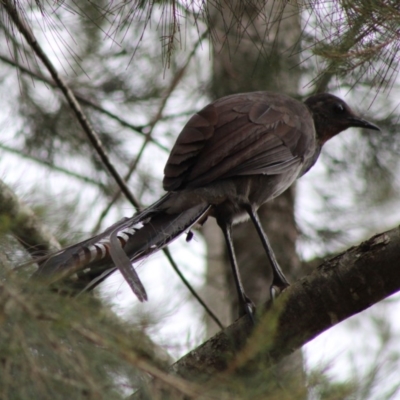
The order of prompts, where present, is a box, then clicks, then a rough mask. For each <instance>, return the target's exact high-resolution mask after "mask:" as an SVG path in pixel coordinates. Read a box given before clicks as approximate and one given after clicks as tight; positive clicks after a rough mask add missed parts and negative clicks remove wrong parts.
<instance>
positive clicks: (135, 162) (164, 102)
mask: <svg viewBox="0 0 400 400" xmlns="http://www.w3.org/2000/svg"><path fill="white" fill-rule="evenodd" d="M205 36H206V32H205V33H203V35H202V36H201V37H200V38H199V39H198V41H197V43H196V44H195V45H194V47H193V50H192V51H191V52H190V54H189V56H188V57H187V59H186V62H185V64H184V65H183V66H182V67H181V68H180V69H179V70H178V72H177V73H176V74H175V76H174V78H173V80H172V82H171V84H170V85H169V87H168V88H167V90H166V91H165V94H164V96H163V99H162V101H161V104H160V106H159V107H158V110H157V112H156V114H155V116H154V117H153V118H152V120H151V122H150V123H149V125H148V126H149V128H150V130H149V132H148V133H147V135H146V138H145V140H144V142H143V144H142V146H141V148H140V150H139V152H138V155H137V156H136V158H135V159H134V160H133V163H132V164H131V165H130V166H129V170H128V172H127V174H126V175H125V176H124V179H125V181H126V182H128V180H129V178H130V177H131V176H132V174H133V172H134V171H135V169H136V167H137V165H138V164H139V161H140V159H141V157H142V155H143V153H144V150H145V149H146V146H147V144H148V143H149V141H151V140H152V139H153V138H152V134H153V131H154V127H155V126H156V124H157V123H158V122H159V121H160V120H161V119H162V116H163V111H164V109H165V106H166V105H167V101H168V99H169V98H170V96H171V94H172V93H173V91H174V90H175V88H176V87H177V85H178V83H179V82H180V81H181V79H182V78H183V76H184V74H185V71H186V69H187V67H188V65H189V63H190V61H191V60H192V58H193V56H194V54H195V53H196V51H197V49H198V47H199V45H200V44H201V42H202V40H203V39H204V38H205ZM120 195H121V191H117V192H116V193H115V194H114V196H113V198H112V199H111V201H110V202H109V203H108V205H107V206H106V207H105V209H104V210H103V211H102V213H101V214H100V217H99V219H98V221H97V223H96V225H95V227H94V228H93V230H92V232H97V231H98V230H99V229H100V225H101V223H102V221H103V219H104V218H105V217H106V215H107V214H108V212H109V211H110V209H111V207H112V206H113V205H114V204H115V202H116V201H117V200H118V198H119V196H120Z"/></svg>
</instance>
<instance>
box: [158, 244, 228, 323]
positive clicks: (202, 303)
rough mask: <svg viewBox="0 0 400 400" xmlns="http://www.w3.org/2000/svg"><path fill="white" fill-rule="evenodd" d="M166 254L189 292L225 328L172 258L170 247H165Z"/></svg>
mask: <svg viewBox="0 0 400 400" xmlns="http://www.w3.org/2000/svg"><path fill="white" fill-rule="evenodd" d="M164 254H165V256H166V257H167V258H168V261H169V263H170V264H171V266H172V268H173V269H174V271H175V272H176V274H177V275H178V276H179V278H180V279H181V281H182V282H183V284H184V285H185V286H186V287H187V288H188V289H189V292H190V293H191V294H192V295H193V297H194V298H195V299H196V300H197V301H198V302H199V303H200V304H201V306H202V307H203V308H204V310H205V311H206V312H207V314H208V315H209V316H210V318H211V319H213V320H214V322H215V323H216V324H217V325H218V326H219V327H220V328H221V329H225V327H224V326H223V325H222V323H221V321H220V320H219V319H218V317H217V316H216V315H215V314H214V313H213V312H212V311H211V310H210V309H209V308H208V306H207V304H206V303H204V301H203V299H202V298H201V297H200V296H199V295H198V294H197V292H196V291H195V290H194V289H193V287H192V286H191V285H190V283H189V282H188V281H187V280H186V278H185V276H184V275H183V274H182V272H181V270H180V269H179V267H178V265H177V264H176V262H175V260H174V259H173V258H172V256H171V253H170V252H169V250H168V248H165V249H164Z"/></svg>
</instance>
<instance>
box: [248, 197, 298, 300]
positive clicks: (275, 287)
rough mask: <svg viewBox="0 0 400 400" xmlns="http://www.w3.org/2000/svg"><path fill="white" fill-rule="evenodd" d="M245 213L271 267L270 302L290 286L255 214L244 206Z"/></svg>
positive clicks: (250, 208) (251, 208)
mask: <svg viewBox="0 0 400 400" xmlns="http://www.w3.org/2000/svg"><path fill="white" fill-rule="evenodd" d="M245 209H246V211H247V213H248V214H249V216H250V218H251V220H252V222H253V224H254V226H255V227H256V229H257V233H258V236H260V239H261V242H262V245H263V246H264V249H265V252H266V253H267V256H268V259H269V261H270V263H271V267H272V284H271V286H270V289H269V290H270V294H271V301H274V299H276V298H277V297H278V296H279V294H280V293H281V292H282V291H283V290H284V289H286V288H287V287H288V286H289V285H290V284H289V282H288V280H287V279H286V277H285V275H284V274H283V271H282V270H281V267H280V266H279V264H278V261H276V257H275V254H274V251H273V250H272V247H271V244H270V243H269V240H268V237H267V235H266V233H265V232H264V229H263V227H262V225H261V222H260V219H259V218H258V214H257V212H256V211H255V210H254V209H253V207H251V206H250V205H249V206H247V205H246V206H245Z"/></svg>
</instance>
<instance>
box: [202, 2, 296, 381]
mask: <svg viewBox="0 0 400 400" xmlns="http://www.w3.org/2000/svg"><path fill="white" fill-rule="evenodd" d="M280 3H281V2H272V3H271V5H270V4H269V3H267V4H266V5H264V6H263V8H262V9H256V8H254V7H253V8H252V7H246V6H245V2H241V1H234V2H229V5H228V3H224V4H225V6H224V8H223V9H218V10H216V9H214V8H212V7H210V15H211V17H212V18H213V22H214V30H213V36H214V38H215V41H214V49H213V50H214V53H213V54H214V62H213V80H212V85H211V93H212V96H213V97H214V98H218V97H222V96H225V95H228V94H231V93H239V92H249V91H256V90H271V91H277V92H283V93H286V94H289V95H293V96H296V94H297V91H298V86H299V78H300V71H299V69H298V68H297V67H296V66H297V65H298V62H299V58H298V56H297V54H298V52H297V51H296V45H297V41H298V38H299V37H300V30H301V27H300V18H299V11H298V9H297V8H295V6H291V5H287V6H286V7H285V6H281V4H280ZM282 4H283V2H282ZM282 7H285V8H284V9H282ZM273 21H277V22H276V23H274V22H273ZM294 200H295V190H294V188H291V189H289V190H287V191H286V192H285V193H283V194H282V195H281V196H279V198H277V199H275V200H274V201H271V202H269V203H267V204H265V205H264V206H263V207H261V208H260V210H259V216H260V219H261V221H262V224H263V226H264V229H265V231H266V232H267V235H268V237H269V239H270V241H271V245H272V247H273V249H274V251H275V254H276V257H277V259H278V262H279V264H280V265H281V267H282V268H283V270H284V272H285V274H286V275H287V276H288V278H289V279H292V280H293V279H294V277H296V276H298V270H299V267H300V260H299V258H298V255H297V253H296V248H295V245H296V239H297V228H296V224H295V219H294ZM207 224H210V222H208V223H207ZM204 235H205V240H206V243H207V247H208V256H209V257H208V262H209V263H208V271H207V282H208V289H207V291H208V292H207V298H208V299H209V302H211V303H210V306H211V307H212V308H213V309H214V310H215V311H216V312H217V313H218V316H219V317H220V318H221V319H222V320H223V321H224V322H225V323H226V322H227V321H232V320H234V319H236V318H237V316H238V307H237V294H236V290H235V287H234V285H233V279H232V273H231V268H230V265H229V261H228V256H227V252H226V247H225V244H224V241H223V238H222V233H221V232H220V230H219V229H218V227H217V226H216V224H213V225H212V226H208V227H207V229H205V231H204ZM233 238H234V244H235V248H236V254H237V258H238V263H239V268H240V271H241V276H242V278H243V283H244V287H245V290H246V293H247V295H248V296H249V297H250V298H251V299H252V300H253V302H254V303H255V304H256V305H257V304H263V303H265V301H266V299H267V298H268V297H269V286H270V282H271V271H270V266H269V263H268V261H267V256H266V254H265V251H264V249H263V247H262V246H261V242H260V240H259V238H258V236H257V233H256V231H255V229H254V227H253V225H252V224H251V223H250V222H246V223H244V224H241V225H238V226H235V227H234V232H233ZM220 246H222V248H221V247H220ZM207 320H208V324H207V327H208V330H207V333H208V335H209V336H212V335H213V334H214V333H215V332H216V331H217V330H218V327H216V325H215V324H214V323H213V322H212V321H211V320H210V319H207ZM282 370H285V371H286V372H288V371H289V370H290V371H291V372H294V373H295V375H296V376H297V377H298V378H300V379H299V381H301V382H302V381H303V369H302V354H301V352H297V353H295V354H294V355H292V356H291V357H290V360H288V361H287V362H284V363H282ZM283 375H284V374H279V376H283ZM285 375H286V377H288V379H290V380H293V375H292V373H290V374H285Z"/></svg>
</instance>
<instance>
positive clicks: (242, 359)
mask: <svg viewBox="0 0 400 400" xmlns="http://www.w3.org/2000/svg"><path fill="white" fill-rule="evenodd" d="M399 260H400V227H397V228H395V229H392V230H390V231H387V232H384V233H380V234H378V235H375V236H373V237H371V238H370V239H369V240H367V241H365V242H363V243H361V244H360V245H359V246H356V247H352V248H350V249H348V250H347V251H346V252H344V253H341V254H339V255H338V256H336V257H334V258H332V259H330V260H328V261H325V262H324V263H323V264H321V265H320V266H319V267H318V268H316V269H315V270H314V271H313V272H312V273H311V274H309V275H307V276H306V277H304V278H302V279H300V280H298V281H297V282H296V283H294V284H293V285H292V286H290V287H289V288H288V289H287V290H286V291H285V292H284V293H283V294H282V296H281V297H280V298H279V299H278V300H277V302H276V305H274V307H272V308H271V309H269V310H268V311H267V312H266V313H265V314H264V315H263V316H262V317H261V318H260V321H259V324H257V325H256V327H255V329H254V331H253V332H252V329H251V324H250V322H249V320H248V318H247V317H242V318H241V319H239V320H237V321H236V322H235V323H233V324H232V325H230V326H229V327H228V328H226V329H225V330H224V331H221V332H219V333H218V334H216V335H215V336H214V337H212V338H211V339H209V340H208V341H207V342H205V343H203V344H202V345H201V346H199V347H198V348H196V349H195V350H193V351H191V352H190V353H188V354H187V355H186V356H184V357H183V358H181V359H180V360H179V361H178V362H177V363H176V364H175V365H174V366H173V371H174V373H176V374H177V375H180V376H182V377H184V378H186V379H188V380H198V379H201V380H202V381H203V382H206V381H208V380H209V379H211V377H212V378H213V380H214V379H215V376H216V374H218V373H221V372H223V371H226V370H227V369H228V370H230V371H234V369H235V368H238V367H243V365H245V364H246V363H248V362H249V361H252V360H254V359H255V358H256V357H257V358H260V357H261V358H262V359H263V360H264V362H265V363H267V364H268V365H273V364H276V363H277V362H279V361H280V360H282V359H283V358H284V357H285V356H287V355H289V354H291V353H293V352H294V351H295V350H297V349H300V348H301V347H302V346H303V345H304V344H306V343H307V342H309V341H310V340H312V339H314V338H315V337H316V336H318V335H319V334H320V333H322V332H324V331H325V330H327V329H329V328H331V327H333V326H334V325H336V324H338V323H339V322H341V321H343V320H344V319H346V318H349V317H351V316H352V315H354V314H357V313H359V312H361V311H363V310H365V309H367V308H369V307H371V306H372V305H373V304H375V303H377V302H379V301H381V300H383V299H385V298H386V297H388V296H390V295H392V294H393V293H396V292H397V291H399V290H400V274H399ZM275 310H279V315H278V317H277V316H276V312H275ZM271 321H272V322H273V323H271ZM274 322H277V323H276V324H275V323H274ZM271 326H275V329H274V330H273V331H271ZM249 339H250V340H249ZM266 343H267V345H266Z"/></svg>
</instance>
